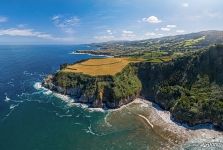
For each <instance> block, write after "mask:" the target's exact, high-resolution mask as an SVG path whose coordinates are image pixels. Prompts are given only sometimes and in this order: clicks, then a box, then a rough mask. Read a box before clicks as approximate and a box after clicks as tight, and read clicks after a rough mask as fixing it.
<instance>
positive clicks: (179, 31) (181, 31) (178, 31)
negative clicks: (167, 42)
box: [176, 30, 185, 33]
mask: <svg viewBox="0 0 223 150" xmlns="http://www.w3.org/2000/svg"><path fill="white" fill-rule="evenodd" d="M176 32H177V33H184V32H185V31H184V30H176Z"/></svg>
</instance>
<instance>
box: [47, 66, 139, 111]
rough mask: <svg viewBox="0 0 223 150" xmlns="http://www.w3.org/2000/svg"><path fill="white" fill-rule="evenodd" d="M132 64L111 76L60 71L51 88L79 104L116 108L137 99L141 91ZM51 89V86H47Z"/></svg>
mask: <svg viewBox="0 0 223 150" xmlns="http://www.w3.org/2000/svg"><path fill="white" fill-rule="evenodd" d="M135 70H136V69H135V68H134V67H133V66H132V64H129V65H127V66H126V67H125V68H124V69H123V71H122V72H120V73H118V74H116V75H114V76H111V75H104V76H89V75H86V74H82V73H73V72H63V71H60V72H58V73H56V74H55V76H54V77H53V81H52V82H53V85H55V86H52V87H50V88H51V89H53V90H56V91H58V92H60V93H63V94H68V95H70V96H73V97H75V98H76V99H77V100H78V101H79V102H84V103H89V104H91V106H92V107H103V106H107V107H110V108H116V107H119V106H121V105H124V104H127V103H129V102H130V101H132V100H133V99H134V98H136V97H137V96H138V95H139V93H140V91H141V87H142V86H141V82H140V81H139V79H138V77H137V76H136V73H135ZM46 85H47V86H48V87H49V84H48V83H47V84H46Z"/></svg>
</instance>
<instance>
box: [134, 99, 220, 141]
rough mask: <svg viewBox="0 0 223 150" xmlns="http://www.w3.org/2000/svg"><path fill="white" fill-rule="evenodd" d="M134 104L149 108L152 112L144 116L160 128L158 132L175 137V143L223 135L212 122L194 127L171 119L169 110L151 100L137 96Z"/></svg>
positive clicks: (156, 127)
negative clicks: (214, 127)
mask: <svg viewBox="0 0 223 150" xmlns="http://www.w3.org/2000/svg"><path fill="white" fill-rule="evenodd" d="M132 104H138V105H140V107H144V108H145V109H149V110H150V114H148V115H144V117H145V118H147V119H148V120H149V122H150V123H151V124H152V125H153V126H154V127H153V128H154V130H156V129H158V130H159V131H158V134H159V133H162V135H168V136H171V137H175V138H174V139H172V140H173V141H172V142H173V143H175V144H184V143H185V142H188V141H190V140H194V139H198V138H199V139H203V138H205V139H215V138H219V137H223V132H221V131H217V130H215V129H213V127H212V125H210V124H201V125H197V126H193V127H189V126H187V125H186V124H179V123H178V122H175V121H173V120H172V119H171V114H170V112H169V111H164V110H162V109H160V108H159V106H157V105H156V104H154V103H153V102H151V101H148V100H144V99H140V98H137V99H136V100H135V101H133V103H132ZM165 133H166V134H165ZM160 135H161V134H160ZM163 137H164V136H163ZM164 138H167V137H164Z"/></svg>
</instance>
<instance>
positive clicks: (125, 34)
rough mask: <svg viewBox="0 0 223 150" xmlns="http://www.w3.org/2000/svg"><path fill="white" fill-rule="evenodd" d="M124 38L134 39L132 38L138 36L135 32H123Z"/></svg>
mask: <svg viewBox="0 0 223 150" xmlns="http://www.w3.org/2000/svg"><path fill="white" fill-rule="evenodd" d="M122 37H123V38H124V39H132V38H134V37H136V35H135V34H134V32H133V31H128V30H123V31H122Z"/></svg>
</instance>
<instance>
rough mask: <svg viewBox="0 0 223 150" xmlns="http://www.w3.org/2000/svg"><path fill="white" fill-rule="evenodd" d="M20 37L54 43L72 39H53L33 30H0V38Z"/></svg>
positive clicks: (72, 39)
mask: <svg viewBox="0 0 223 150" xmlns="http://www.w3.org/2000/svg"><path fill="white" fill-rule="evenodd" d="M4 35H6V36H21V37H37V38H42V39H46V40H54V41H64V42H72V41H74V38H71V37H54V36H52V35H51V34H47V33H43V32H37V31H34V30H33V29H20V28H9V29H0V36H4Z"/></svg>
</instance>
